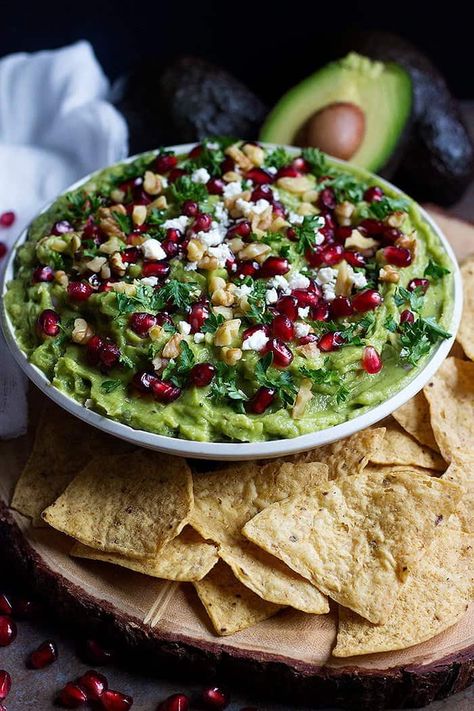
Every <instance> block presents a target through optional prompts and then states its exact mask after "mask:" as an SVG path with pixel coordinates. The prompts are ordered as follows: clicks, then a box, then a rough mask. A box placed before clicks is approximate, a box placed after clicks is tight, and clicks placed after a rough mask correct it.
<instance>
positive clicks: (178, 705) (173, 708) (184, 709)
mask: <svg viewBox="0 0 474 711" xmlns="http://www.w3.org/2000/svg"><path fill="white" fill-rule="evenodd" d="M188 709H189V698H188V697H187V696H186V694H173V695H172V696H168V698H167V699H164V701H162V702H161V703H160V704H159V706H158V711H188Z"/></svg>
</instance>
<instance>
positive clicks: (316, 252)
mask: <svg viewBox="0 0 474 711" xmlns="http://www.w3.org/2000/svg"><path fill="white" fill-rule="evenodd" d="M323 251H324V247H315V248H314V249H307V250H306V252H305V253H304V256H305V258H306V261H307V262H308V264H309V265H310V267H320V266H321V265H322V264H323V261H324V260H323Z"/></svg>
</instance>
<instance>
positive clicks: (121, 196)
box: [110, 188, 126, 203]
mask: <svg viewBox="0 0 474 711" xmlns="http://www.w3.org/2000/svg"><path fill="white" fill-rule="evenodd" d="M110 197H111V198H112V200H113V201H114V202H116V203H121V202H123V201H124V200H125V197H126V194H125V193H124V191H123V190H119V188H115V190H112V191H111V193H110Z"/></svg>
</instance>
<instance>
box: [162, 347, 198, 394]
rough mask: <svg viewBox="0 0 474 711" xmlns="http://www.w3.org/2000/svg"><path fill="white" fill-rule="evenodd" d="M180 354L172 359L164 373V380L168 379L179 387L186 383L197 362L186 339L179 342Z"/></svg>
mask: <svg viewBox="0 0 474 711" xmlns="http://www.w3.org/2000/svg"><path fill="white" fill-rule="evenodd" d="M179 348H180V351H181V352H180V354H179V356H178V357H177V358H173V359H172V360H170V362H169V363H168V365H167V366H166V368H165V369H164V371H163V373H162V377H163V380H168V381H170V382H171V383H173V385H176V386H177V387H178V388H182V387H183V385H185V383H186V380H187V378H188V375H189V371H190V370H191V368H192V367H193V366H194V364H195V358H194V353H193V352H192V350H191V348H190V347H189V346H188V344H187V343H186V341H181V342H180V344H179Z"/></svg>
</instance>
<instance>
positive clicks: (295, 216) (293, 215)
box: [288, 211, 304, 225]
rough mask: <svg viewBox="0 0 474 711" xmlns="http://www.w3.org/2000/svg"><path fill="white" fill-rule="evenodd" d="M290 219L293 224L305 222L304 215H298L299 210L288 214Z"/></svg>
mask: <svg viewBox="0 0 474 711" xmlns="http://www.w3.org/2000/svg"><path fill="white" fill-rule="evenodd" d="M288 220H289V221H290V222H291V223H292V224H293V225H301V224H303V220H304V215H298V213H297V212H291V211H290V213H289V215H288Z"/></svg>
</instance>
